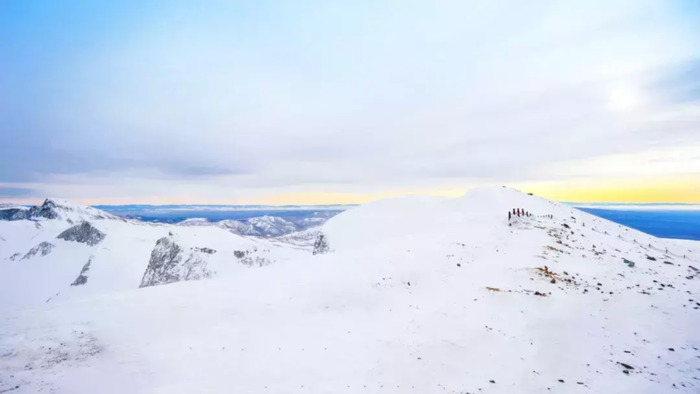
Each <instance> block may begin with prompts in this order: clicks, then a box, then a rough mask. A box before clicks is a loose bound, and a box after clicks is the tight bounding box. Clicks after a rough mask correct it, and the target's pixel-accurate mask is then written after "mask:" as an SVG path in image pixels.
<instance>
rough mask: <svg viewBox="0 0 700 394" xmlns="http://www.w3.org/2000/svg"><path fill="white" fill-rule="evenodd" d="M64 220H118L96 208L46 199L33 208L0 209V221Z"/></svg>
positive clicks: (14, 207)
mask: <svg viewBox="0 0 700 394" xmlns="http://www.w3.org/2000/svg"><path fill="white" fill-rule="evenodd" d="M42 219H65V220H69V221H79V220H94V219H118V218H117V217H116V216H114V215H111V214H109V213H107V212H104V211H101V210H99V209H96V208H92V207H86V206H83V205H77V204H72V203H70V202H68V201H64V200H59V199H51V198H47V199H46V200H44V203H43V204H42V205H37V206H33V207H29V208H27V207H22V206H13V207H4V208H0V220H10V221H12V220H42Z"/></svg>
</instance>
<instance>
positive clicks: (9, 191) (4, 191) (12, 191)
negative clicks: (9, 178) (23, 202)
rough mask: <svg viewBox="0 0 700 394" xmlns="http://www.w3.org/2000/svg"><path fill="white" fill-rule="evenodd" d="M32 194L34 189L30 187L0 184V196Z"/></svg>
mask: <svg viewBox="0 0 700 394" xmlns="http://www.w3.org/2000/svg"><path fill="white" fill-rule="evenodd" d="M33 195H34V191H33V190H32V189H26V188H21V187H5V186H0V196H3V197H29V196H33Z"/></svg>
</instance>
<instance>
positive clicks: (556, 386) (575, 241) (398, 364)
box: [0, 188, 700, 394]
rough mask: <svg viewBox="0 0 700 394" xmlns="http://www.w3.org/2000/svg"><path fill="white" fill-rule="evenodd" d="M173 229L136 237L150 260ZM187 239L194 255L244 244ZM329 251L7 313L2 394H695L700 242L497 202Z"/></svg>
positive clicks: (421, 207) (432, 208) (334, 225)
mask: <svg viewBox="0 0 700 394" xmlns="http://www.w3.org/2000/svg"><path fill="white" fill-rule="evenodd" d="M513 208H523V209H525V210H527V211H529V212H531V213H532V214H533V215H534V216H531V217H519V218H518V217H516V218H514V219H512V220H511V221H510V222H509V221H508V219H507V212H508V210H511V209H513ZM548 215H551V217H549V216H548ZM10 223H13V224H15V223H17V225H18V226H26V227H29V229H30V230H31V227H30V226H31V225H33V224H32V223H30V222H27V221H20V222H10ZM101 223H102V222H98V223H95V225H96V226H97V225H100V224H101ZM109 223H112V222H109ZM114 223H117V222H114ZM119 223H123V222H119ZM0 224H1V225H2V226H3V227H1V228H5V227H4V226H5V224H6V223H0ZM110 225H114V224H110ZM123 225H124V226H127V225H130V226H135V225H134V224H132V223H124V224H123ZM115 226H116V225H115ZM171 227H177V226H170V227H163V226H152V227H151V230H152V231H154V232H159V234H157V235H155V236H150V237H145V236H144V235H141V236H142V237H144V244H148V245H149V246H148V247H146V246H143V251H144V254H147V251H148V250H150V249H152V248H153V241H154V239H155V238H158V237H160V236H163V232H167V231H171V230H170V228H171ZM181 228H182V229H187V230H188V231H191V233H188V234H187V235H185V234H184V233H178V234H177V235H174V236H173V237H177V238H178V239H180V238H184V237H187V238H188V242H189V243H190V244H192V245H194V244H195V243H196V242H195V240H196V241H197V242H204V241H205V240H206V243H207V244H209V243H210V242H211V243H212V244H216V246H219V247H222V245H224V244H225V243H226V242H228V241H226V242H224V241H223V240H220V241H221V242H219V241H215V239H216V238H217V237H224V235H221V234H222V233H223V234H226V236H229V235H230V236H234V235H233V234H230V233H228V232H226V231H223V232H212V233H206V234H205V233H202V231H209V230H212V231H214V230H216V229H214V228H210V227H189V228H188V227H181ZM58 230H59V229H56V230H55V231H58ZM27 231H29V230H27ZM103 231H104V232H105V234H107V236H106V238H105V240H104V241H103V242H104V243H106V242H109V240H110V238H111V239H112V240H113V241H112V242H116V239H117V238H118V237H116V236H111V234H115V231H114V229H111V228H104V229H103ZM121 231H123V232H125V233H133V234H134V235H133V236H137V235H136V231H134V228H133V227H128V228H124V229H122V230H121ZM140 231H144V230H139V234H141V233H140ZM322 232H323V234H324V236H325V237H326V239H327V240H328V243H329V246H330V249H331V251H330V252H329V253H326V254H317V255H315V256H312V255H311V254H310V253H309V252H308V250H307V251H306V253H304V254H303V255H302V254H290V255H289V256H290V257H289V260H287V261H285V262H284V263H278V264H270V265H267V266H265V267H263V268H261V269H244V270H240V271H237V272H235V274H233V273H232V274H229V275H218V276H214V277H213V278H211V279H206V280H199V281H188V282H179V283H173V284H169V285H164V286H153V287H146V288H141V289H138V288H135V287H134V286H131V287H129V288H128V289H116V288H115V289H114V291H112V292H103V293H99V294H97V293H95V294H84V295H82V296H81V297H71V298H65V299H57V300H55V301H51V302H49V303H46V304H42V305H38V306H35V307H34V308H30V309H14V310H11V311H5V312H2V315H0V316H2V319H1V320H0V391H1V390H3V389H8V388H12V387H15V386H18V388H17V389H16V390H14V391H13V394H15V393H34V392H37V391H39V390H40V389H44V390H47V391H51V392H56V393H76V392H77V393H82V392H85V393H90V392H101V393H124V392H135V393H191V392H207V393H212V392H214V393H217V392H221V393H225V392H241V393H249V392H250V393H257V392H272V393H279V392H284V393H294V392H305V393H336V392H349V393H355V392H368V393H375V392H381V393H385V392H388V393H406V392H416V393H437V392H447V393H476V392H491V393H513V392H525V393H541V392H556V393H642V392H649V393H660V392H688V393H697V392H699V391H700V380H699V379H700V371H699V369H698V368H699V367H700V358H699V357H700V351H699V350H698V349H699V347H700V330H698V329H697V327H699V326H700V303H699V302H700V300H699V299H698V298H699V296H700V295H699V294H698V292H699V291H700V272H698V269H700V250H699V248H698V244H697V243H696V242H689V241H675V240H664V239H658V238H654V237H651V236H648V235H645V234H642V233H640V232H638V231H635V230H632V229H628V228H625V227H622V226H619V225H617V224H614V223H611V222H608V221H605V220H602V219H599V218H596V217H594V216H591V215H588V214H586V213H583V212H581V211H578V210H575V209H572V208H570V207H567V206H564V205H561V204H558V203H554V202H551V201H548V200H544V199H540V198H537V197H534V196H528V195H525V194H522V193H519V192H517V191H514V190H510V189H503V188H487V189H481V190H474V191H472V192H470V193H468V194H467V195H465V196H464V197H461V198H456V199H443V198H432V197H422V196H412V197H405V198H398V199H391V200H385V201H378V202H375V203H370V204H366V205H364V206H360V207H356V208H353V209H351V210H348V211H346V212H344V213H341V214H340V215H338V216H336V217H334V218H332V219H331V220H329V221H328V222H327V223H326V224H325V225H324V227H323V228H322ZM145 233H147V232H146V231H144V233H143V234H145ZM12 234H13V232H12V231H3V232H2V233H1V234H0V235H2V236H3V237H4V238H6V239H7V236H12ZM165 236H166V237H170V235H165ZM20 238H21V237H20ZM45 238H46V239H48V237H36V239H32V240H31V242H30V241H26V242H25V244H26V245H27V246H29V245H34V244H36V243H37V242H38V241H41V240H43V239H45ZM145 238H148V239H149V241H148V242H146V241H145ZM8 242H10V243H11V244H12V245H14V244H15V243H16V242H19V240H18V239H17V238H11V239H9V240H8ZM131 242H132V243H133V244H134V245H137V244H138V242H136V241H135V240H133V241H131ZM5 243H7V242H5ZM5 243H0V245H4V244H5ZM132 243H129V246H130V245H132ZM100 245H102V244H100ZM100 245H98V246H97V247H98V248H99V247H100ZM61 246H65V245H61ZM201 246H204V245H201ZM216 246H213V247H216ZM275 247H279V248H283V247H284V246H283V245H282V244H280V245H276V246H275ZM183 248H184V249H186V247H183ZM56 249H57V250H60V249H59V246H57V247H56ZM110 249H121V252H120V253H122V257H123V259H114V260H120V261H123V260H126V259H127V256H129V255H130V254H131V253H132V251H130V250H124V249H125V248H120V247H119V246H118V245H117V244H111V245H110ZM187 250H190V249H187ZM284 250H285V253H292V250H293V251H299V250H298V249H296V248H289V250H287V249H284ZM52 253H53V252H52ZM66 253H67V252H66ZM76 253H77V252H76ZM104 253H107V252H104ZM139 253H140V252H139ZM4 254H7V253H4ZM84 254H85V256H84V257H85V260H84V261H87V257H88V255H89V254H90V253H84ZM217 254H218V252H217ZM49 256H51V254H50V255H49ZM35 258H38V259H45V258H46V256H44V257H35ZM33 259H34V258H33ZM623 259H625V260H623ZM139 260H141V259H139ZM8 261H9V260H2V264H3V268H2V269H3V270H4V269H5V266H6V265H7V264H8ZM57 261H58V260H57ZM84 261H81V262H82V263H84ZM146 261H148V258H147V257H146ZM60 262H61V263H63V261H62V260H61V261H60ZM631 262H633V263H634V264H632V263H631ZM13 263H14V262H13ZM141 264H143V262H141ZM77 265H81V264H77ZM77 268H78V271H80V267H77ZM91 271H92V263H91V268H90V272H91ZM3 272H4V271H3ZM76 272H77V271H76ZM136 279H140V278H136V277H134V278H133V283H135V282H138V280H136ZM89 283H90V282H88V284H89ZM130 283H132V282H130ZM101 284H102V285H104V286H110V280H109V278H106V277H104V278H103V279H102V281H101ZM117 290H118V291H117Z"/></svg>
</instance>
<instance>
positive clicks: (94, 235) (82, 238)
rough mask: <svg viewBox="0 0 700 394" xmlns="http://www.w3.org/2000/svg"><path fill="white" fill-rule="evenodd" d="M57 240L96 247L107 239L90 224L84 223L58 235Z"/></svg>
mask: <svg viewBox="0 0 700 394" xmlns="http://www.w3.org/2000/svg"><path fill="white" fill-rule="evenodd" d="M56 238H58V239H63V240H66V241H74V242H80V243H84V244H87V245H90V246H95V245H97V244H98V243H100V242H101V241H102V240H103V239H104V238H105V234H104V233H103V232H102V231H100V230H98V229H96V228H95V227H94V226H93V225H92V224H90V222H82V223H80V224H77V225H75V226H73V227H71V228H69V229H68V230H66V231H64V232H62V233H61V234H58V236H57V237H56Z"/></svg>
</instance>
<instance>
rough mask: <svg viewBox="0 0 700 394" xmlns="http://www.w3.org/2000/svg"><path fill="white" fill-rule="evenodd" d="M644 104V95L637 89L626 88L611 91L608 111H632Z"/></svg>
mask: <svg viewBox="0 0 700 394" xmlns="http://www.w3.org/2000/svg"><path fill="white" fill-rule="evenodd" d="M641 104H642V93H641V92H640V91H639V89H637V88H633V87H629V86H625V87H617V88H615V89H613V90H611V91H610V95H609V96H608V109H610V110H611V111H615V112H627V111H632V110H635V109H637V108H639V106H640V105H641Z"/></svg>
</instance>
